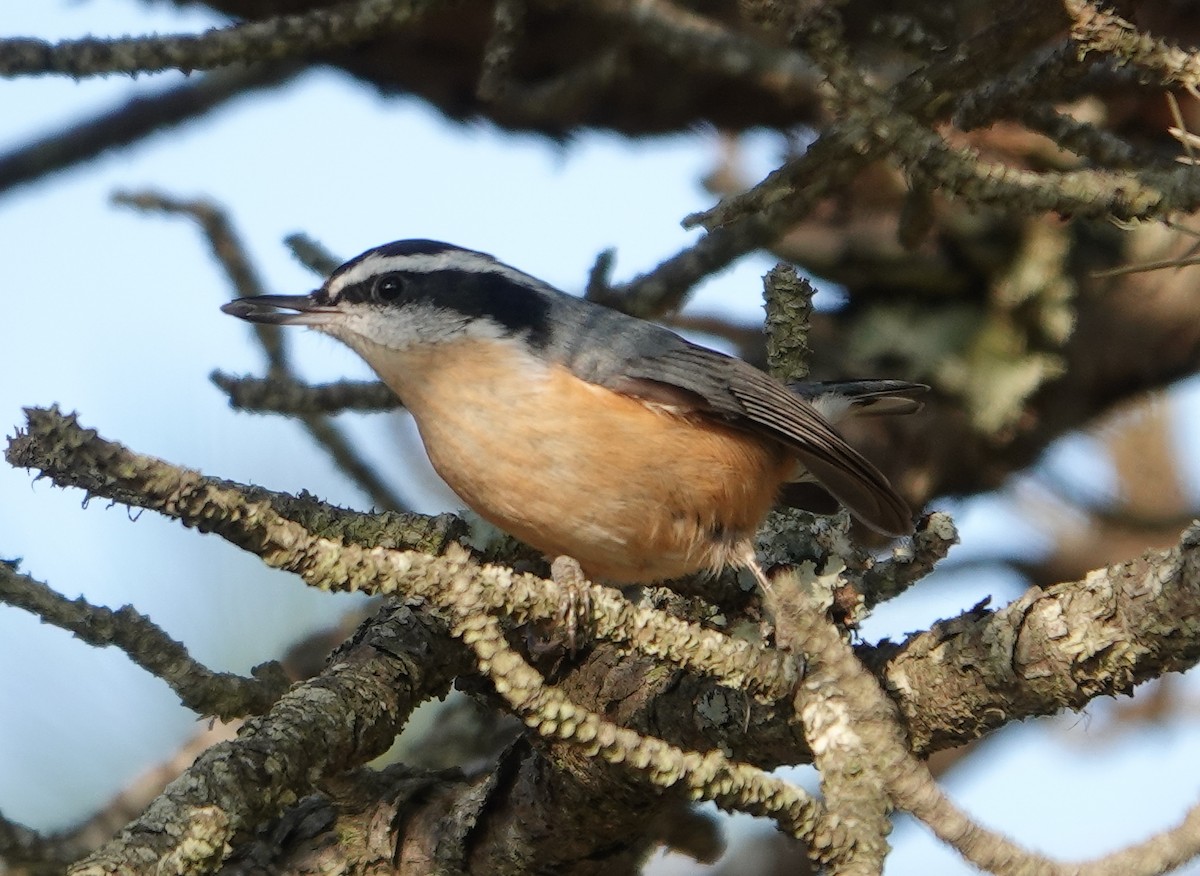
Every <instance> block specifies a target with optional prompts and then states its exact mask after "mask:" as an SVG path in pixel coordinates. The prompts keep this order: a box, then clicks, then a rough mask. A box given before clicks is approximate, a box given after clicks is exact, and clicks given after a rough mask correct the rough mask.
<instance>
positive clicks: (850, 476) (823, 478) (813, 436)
mask: <svg viewBox="0 0 1200 876" xmlns="http://www.w3.org/2000/svg"><path fill="white" fill-rule="evenodd" d="M600 382H601V383H602V385H605V386H608V387H609V388H610V389H614V390H616V391H618V392H623V393H625V394H627V395H632V396H635V397H638V398H643V399H646V400H648V401H654V402H655V403H658V404H667V405H672V406H674V407H676V408H679V409H683V410H689V411H695V412H699V413H704V414H709V415H712V416H717V417H720V418H721V419H723V420H725V421H727V422H732V423H735V424H737V425H740V426H743V427H744V428H747V429H751V430H753V431H755V432H758V433H760V434H762V435H766V436H768V437H770V438H773V439H774V440H776V441H779V442H780V443H782V444H784V445H785V446H787V447H788V448H789V449H790V450H792V451H793V452H794V453H795V454H796V456H797V458H798V459H799V461H800V462H801V463H802V464H803V465H804V466H805V468H806V469H808V472H809V473H810V474H811V475H812V477H813V478H815V479H816V480H817V481H818V482H819V483H820V484H821V486H822V487H824V488H825V489H826V490H828V491H829V492H830V493H831V494H832V495H833V496H834V497H836V498H837V500H838V501H839V502H841V503H842V504H843V505H845V506H846V507H847V508H848V509H850V511H851V513H853V514H854V515H855V516H856V517H858V518H859V519H860V520H862V521H863V522H864V523H866V524H867V525H868V526H870V527H871V528H872V529H875V530H878V531H879V532H882V533H885V534H887V535H904V534H907V533H909V532H911V531H912V512H911V511H910V510H909V507H908V504H907V503H906V502H905V501H904V499H903V498H901V496H900V495H899V494H898V493H897V492H896V490H895V489H894V488H893V487H892V485H891V484H890V483H888V480H887V478H886V477H884V475H883V474H882V472H880V471H879V469H877V468H876V467H875V466H874V465H872V464H871V462H870V461H869V460H867V459H866V458H865V457H864V456H863V455H862V454H860V453H859V452H858V451H857V450H855V449H854V448H853V447H851V446H850V445H849V444H848V443H846V440H845V439H844V438H843V437H842V436H841V435H840V434H838V432H837V431H836V430H835V429H834V428H833V426H832V425H831V424H830V423H829V421H828V420H826V419H825V418H824V417H823V416H822V415H821V414H820V412H819V411H818V410H817V409H816V408H815V407H814V406H813V404H812V403H811V402H809V401H808V400H807V399H805V398H803V397H801V396H800V395H797V394H796V393H794V392H792V391H790V390H789V389H788V388H787V387H786V386H784V385H783V384H782V383H780V382H779V381H777V380H775V379H774V378H772V377H771V376H770V375H768V374H766V373H764V372H762V371H759V370H758V369H757V368H755V367H753V366H752V365H749V364H747V363H746V362H743V361H742V360H740V359H734V358H732V357H730V356H726V355H724V354H723V353H718V352H716V351H715V350H708V349H706V348H704V347H699V346H696V345H695V344H691V343H688V342H686V341H683V340H682V339H679V343H678V344H669V345H667V349H664V350H663V352H661V353H660V354H657V355H649V356H647V355H643V356H641V357H638V358H636V359H633V360H630V361H627V362H625V363H624V364H623V366H622V368H621V373H619V374H613V375H607V376H606V377H605V378H604V379H602V380H601V381H600Z"/></svg>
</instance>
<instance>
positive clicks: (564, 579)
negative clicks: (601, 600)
mask: <svg viewBox="0 0 1200 876" xmlns="http://www.w3.org/2000/svg"><path fill="white" fill-rule="evenodd" d="M550 578H551V580H553V581H554V583H555V584H557V585H558V586H559V587H560V588H562V595H561V600H562V601H561V602H560V603H559V609H558V622H559V628H560V630H561V631H562V634H563V636H564V638H565V640H566V646H567V651H568V653H570V654H572V655H573V654H574V653H575V652H576V650H577V649H578V644H579V640H580V633H581V632H583V633H585V634H588V633H589V631H588V628H589V627H590V626H591V618H592V601H591V598H590V597H589V596H588V579H587V576H586V575H584V574H583V569H582V568H580V565H579V563H578V562H577V561H576V560H575V559H574V558H573V557H566V556H562V557H555V558H554V562H552V563H551V564H550ZM588 637H590V634H589V635H588Z"/></svg>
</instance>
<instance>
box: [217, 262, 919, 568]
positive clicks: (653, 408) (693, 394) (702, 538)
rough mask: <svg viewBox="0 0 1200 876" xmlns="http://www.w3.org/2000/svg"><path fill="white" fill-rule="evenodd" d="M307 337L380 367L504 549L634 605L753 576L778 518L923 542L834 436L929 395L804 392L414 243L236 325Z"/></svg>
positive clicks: (904, 388) (432, 451)
mask: <svg viewBox="0 0 1200 876" xmlns="http://www.w3.org/2000/svg"><path fill="white" fill-rule="evenodd" d="M222 310H223V311H224V312H226V313H228V314H231V315H233V316H236V317H239V318H241V319H244V320H247V321H249V322H254V323H265V324H271V325H299V326H307V327H309V328H312V329H315V330H317V331H318V332H321V333H323V334H326V335H329V336H331V337H333V338H335V339H337V340H339V341H341V342H343V343H344V344H346V345H347V346H349V347H350V348H351V349H352V350H353V351H354V352H356V353H357V354H358V355H359V356H361V357H362V358H363V359H364V360H365V361H366V362H367V364H368V365H369V366H370V367H371V368H372V369H373V370H374V371H375V373H376V374H377V375H378V376H379V378H380V379H381V380H382V381H383V382H384V383H385V384H386V385H387V386H388V387H389V388H390V389H391V390H392V391H393V392H394V393H395V394H396V395H397V396H398V397H399V399H400V401H401V403H402V404H403V405H404V407H405V408H406V409H407V410H408V411H409V412H410V413H411V414H412V416H413V418H414V420H415V421H416V426H417V429H418V431H419V433H420V436H421V440H422V443H423V444H424V446H425V449H426V452H427V453H428V456H429V460H430V462H431V463H432V464H433V467H434V469H435V470H436V471H437V473H438V474H439V475H440V476H441V478H442V479H443V480H444V481H445V482H446V483H447V485H449V487H450V488H451V489H452V490H453V491H454V492H455V493H456V494H457V495H458V497H459V498H460V499H461V500H462V501H463V502H464V503H465V504H466V505H467V507H469V508H471V509H472V510H473V511H475V512H476V513H477V514H479V515H480V516H481V517H482V518H484V519H485V520H487V521H489V522H490V523H492V524H493V525H495V526H496V527H498V528H499V529H501V530H503V531H504V532H506V533H508V534H509V535H512V536H515V537H516V538H518V539H520V540H521V541H524V542H525V543H527V544H529V545H531V546H532V547H534V548H536V549H538V550H540V551H541V552H543V553H544V554H546V555H547V556H548V557H549V558H551V559H554V558H557V557H570V558H572V559H573V560H574V561H575V562H576V563H577V564H578V567H579V569H580V570H581V571H582V572H583V573H584V574H585V575H586V576H587V577H589V578H591V579H593V580H600V581H603V582H607V583H612V584H614V585H617V586H625V585H630V584H649V583H657V582H662V581H667V580H670V579H675V578H679V577H682V576H684V575H688V574H692V573H696V572H716V571H720V570H721V569H723V568H725V567H727V566H735V567H738V566H743V567H746V568H747V569H749V570H750V572H751V573H752V574H753V575H754V576H755V577H756V579H757V580H758V582H759V584H760V585H761V586H763V587H764V588H767V589H769V586H770V585H769V581H768V579H767V577H766V576H765V574H764V573H763V571H762V569H761V568H760V567H759V564H758V562H757V560H756V557H755V550H754V535H755V532H756V530H757V529H758V527H759V526H760V524H761V523H762V522H763V520H764V519H765V518H766V515H767V514H768V512H769V511H770V510H771V508H772V507H773V506H774V505H775V503H776V502H777V500H779V499H780V497H781V496H783V495H785V494H789V493H790V494H793V495H798V496H800V497H801V502H802V507H807V508H809V509H811V510H813V511H815V512H816V513H825V514H828V513H833V512H834V511H836V509H837V507H838V505H839V504H840V505H844V506H845V507H846V508H847V509H848V510H849V511H850V513H851V514H852V515H853V516H855V517H856V518H858V519H859V520H861V521H862V522H863V523H864V524H866V525H867V526H868V527H870V528H871V529H873V530H876V531H878V532H880V533H882V534H885V535H889V536H901V535H905V534H908V533H910V532H911V531H912V528H913V519H912V513H911V511H910V509H909V506H908V504H907V503H906V502H905V500H904V499H903V498H902V497H901V496H900V495H899V494H898V493H897V492H896V490H895V488H893V486H892V485H891V484H890V483H889V482H888V480H887V478H886V477H885V476H884V475H883V474H882V473H881V472H880V471H879V469H877V468H876V467H875V466H874V465H873V464H872V463H871V462H869V461H868V460H867V459H866V458H865V457H863V456H862V455H861V454H860V453H859V452H858V451H856V450H855V449H854V448H853V447H851V446H850V445H849V444H848V443H847V442H846V440H845V439H844V438H843V437H842V436H841V435H840V434H839V433H838V432H837V430H836V429H835V428H834V423H835V422H836V421H838V420H840V419H842V418H844V417H846V416H849V415H851V414H856V413H908V412H912V411H915V410H917V409H919V407H920V403H919V401H917V399H916V397H917V396H919V395H920V394H921V393H922V392H924V391H926V390H927V389H928V387H926V386H924V385H923V384H918V383H910V382H907V381H903V380H859V381H849V382H812V383H803V384H796V385H791V386H788V385H785V384H784V383H782V382H780V381H778V380H776V379H775V378H773V377H771V376H770V375H768V374H767V373H765V372H764V371H761V370H760V369H758V368H755V367H754V366H752V365H750V364H749V363H747V362H745V361H743V360H741V359H738V358H735V357H732V356H728V355H725V354H724V353H721V352H718V351H716V350H711V349H708V348H706V347H703V346H700V345H699V344H695V343H692V342H691V341H688V340H686V339H684V338H683V337H681V336H680V335H678V334H676V333H674V332H672V331H670V330H669V329H667V328H664V327H662V326H660V325H657V324H656V323H652V322H649V321H646V320H642V319H638V318H636V317H633V316H629V315H627V314H624V313H621V312H619V311H617V310H615V309H611V308H608V307H605V306H602V305H600V304H596V303H594V302H590V301H587V300H586V299H583V298H579V297H576V296H573V295H570V294H568V293H566V292H563V291H561V290H559V289H557V288H555V287H554V286H552V285H550V284H548V283H545V282H543V281H541V280H539V279H537V278H536V277H533V276H531V275H529V274H526V273H524V272H522V271H519V270H517V269H516V268H513V267H511V266H509V265H507V264H504V263H503V262H501V261H499V260H497V259H496V258H494V257H493V256H491V255H488V254H486V253H483V252H477V251H475V250H471V249H464V248H462V247H459V246H454V245H452V244H448V243H442V242H439V241H433V240H400V241H395V242H392V243H388V244H385V245H383V246H377V247H375V248H373V249H369V250H367V251H366V252H364V253H362V254H361V255H359V256H357V257H355V258H353V259H351V260H350V261H348V262H346V263H345V264H343V265H341V266H340V267H338V268H336V269H335V270H334V271H333V272H332V273H331V274H330V275H329V277H328V279H327V280H326V281H325V283H324V284H323V285H321V287H320V288H318V289H317V290H315V291H314V292H312V293H310V294H308V295H258V296H253V297H248V298H238V299H235V300H233V301H230V302H229V303H227V304H225V305H224V306H223V307H222Z"/></svg>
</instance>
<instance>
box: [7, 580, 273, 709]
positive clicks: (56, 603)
mask: <svg viewBox="0 0 1200 876" xmlns="http://www.w3.org/2000/svg"><path fill="white" fill-rule="evenodd" d="M0 602H3V603H6V604H8V605H11V606H13V607H14V608H20V609H23V610H24V611H28V612H30V613H31V614H33V615H35V616H36V617H38V618H40V619H41V620H42V621H44V622H45V623H49V624H54V625H55V626H56V627H61V628H62V629H64V630H69V631H70V632H72V633H74V634H75V636H76V637H77V638H79V639H81V640H82V641H84V642H87V643H88V644H89V645H95V646H97V647H101V648H103V647H108V646H112V647H116V648H120V649H121V650H122V651H124V652H125V653H126V654H127V655H128V656H129V659H130V660H132V661H133V662H134V663H136V664H137V665H138V666H140V667H142V668H143V669H145V670H146V671H147V672H149V673H150V674H151V675H153V676H155V677H157V678H161V679H162V680H163V681H165V682H166V683H167V684H168V685H170V687H171V689H172V690H173V691H175V693H176V694H178V695H179V699H180V701H181V702H182V703H183V705H185V706H187V707H188V708H189V709H192V710H193V711H195V712H197V713H198V714H200V715H213V716H216V717H218V718H220V719H221V720H223V721H227V720H229V719H231V718H237V717H242V716H243V715H252V714H261V713H262V712H265V711H266V710H267V708H268V707H269V706H270V705H271V703H273V702H275V701H276V700H277V699H279V697H280V695H281V694H282V693H283V692H284V690H286V689H287V687H288V684H289V683H290V682H289V681H288V679H287V677H286V676H285V675H284V673H283V670H282V668H281V667H280V666H279V664H277V663H268V664H263V665H262V666H258V667H256V668H255V670H254V677H253V678H243V677H242V676H239V675H234V674H232V673H229V672H213V671H212V670H211V669H208V668H207V667H205V666H202V665H201V664H199V663H197V662H196V661H195V660H193V659H192V657H191V656H190V655H189V654H188V652H187V648H185V647H184V646H183V644H182V643H181V642H177V641H175V640H174V639H172V638H171V637H170V636H168V635H167V634H166V633H165V632H164V631H163V629H162V628H161V627H159V626H158V625H157V624H155V623H154V622H153V621H151V620H150V618H148V617H146V616H145V615H142V614H139V613H138V612H137V611H135V610H134V609H133V607H132V606H128V605H127V606H125V607H124V608H120V609H118V610H116V611H113V610H112V609H109V608H105V607H104V606H102V605H92V604H90V603H89V602H88V601H87V600H85V599H84V598H83V597H80V598H78V599H67V598H66V597H65V596H62V595H61V594H59V593H57V592H55V591H54V590H53V589H51V588H50V587H49V586H48V585H46V584H44V583H43V582H41V581H37V580H35V579H34V578H31V577H30V576H28V575H23V574H21V573H20V572H18V571H17V570H16V568H14V567H13V566H11V565H9V564H8V563H5V562H0Z"/></svg>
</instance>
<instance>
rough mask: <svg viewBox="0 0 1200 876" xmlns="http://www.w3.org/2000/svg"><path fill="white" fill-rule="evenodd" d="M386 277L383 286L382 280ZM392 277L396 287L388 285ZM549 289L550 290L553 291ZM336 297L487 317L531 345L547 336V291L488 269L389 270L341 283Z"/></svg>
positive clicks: (546, 339)
mask: <svg viewBox="0 0 1200 876" xmlns="http://www.w3.org/2000/svg"><path fill="white" fill-rule="evenodd" d="M385 281H388V283H389V288H388V290H387V291H386V292H385V291H384V289H383V288H382V286H383V285H384V283H385ZM393 281H394V282H395V288H392V286H391V285H390V284H391V283H392V282H393ZM551 294H552V293H551ZM337 301H338V302H339V303H346V304H371V305H375V306H377V307H405V306H408V305H410V304H429V305H433V306H434V307H437V308H440V309H443V310H451V311H454V312H455V313H458V314H461V315H462V316H464V317H467V318H472V319H486V320H489V321H491V322H493V323H496V324H498V325H499V326H501V327H502V328H504V329H506V330H507V331H509V332H511V333H513V334H524V335H526V336H527V337H528V338H529V340H530V342H531V343H532V344H534V345H535V346H544V345H545V344H546V343H548V342H549V319H550V309H551V299H550V298H549V297H547V295H546V293H544V292H541V291H538V290H535V289H533V288H530V286H527V285H524V284H522V283H519V282H516V281H515V280H513V279H511V278H510V277H507V276H505V275H504V274H501V273H497V272H492V271H463V270H454V269H452V268H447V269H445V270H438V271H419V272H415V271H388V272H385V273H382V274H376V275H375V276H373V277H368V278H366V279H364V280H361V281H359V282H357V283H354V284H352V285H349V286H346V287H345V288H343V289H342V290H341V291H340V292H339V293H338V296H337Z"/></svg>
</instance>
